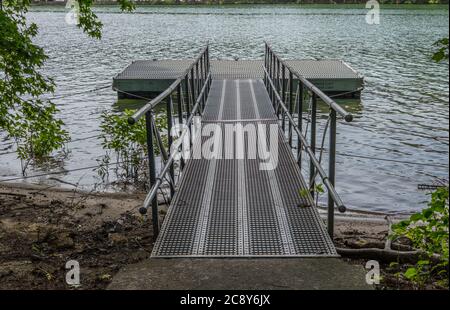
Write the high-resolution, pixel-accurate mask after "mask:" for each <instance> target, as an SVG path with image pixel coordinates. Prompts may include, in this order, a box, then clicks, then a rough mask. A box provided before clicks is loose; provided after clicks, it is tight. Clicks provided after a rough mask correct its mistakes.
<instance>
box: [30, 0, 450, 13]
mask: <svg viewBox="0 0 450 310" xmlns="http://www.w3.org/2000/svg"><path fill="white" fill-rule="evenodd" d="M236 2H237V3H224V4H217V3H213V4H208V3H152V2H151V1H143V2H141V1H139V2H135V5H136V8H139V7H148V6H152V7H202V8H204V7H209V8H213V7H217V8H232V7H264V6H278V7H293V8H299V7H304V8H308V9H332V8H333V9H367V8H366V1H363V2H361V3H335V4H330V3H297V2H295V1H293V2H289V3H275V2H274V3H271V2H268V3H251V2H247V1H242V2H239V1H236ZM448 4H449V3H448V2H447V3H440V4H425V3H415V4H414V3H399V4H394V3H389V4H388V3H383V4H380V7H381V8H384V9H390V10H395V9H420V10H445V11H448V10H449V5H448ZM65 5H66V2H45V3H44V2H33V3H31V7H45V6H55V7H65ZM108 6H111V7H118V4H117V2H114V1H101V2H96V3H94V5H93V7H108Z"/></svg>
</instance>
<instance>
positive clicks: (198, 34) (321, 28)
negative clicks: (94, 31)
mask: <svg viewBox="0 0 450 310" xmlns="http://www.w3.org/2000/svg"><path fill="white" fill-rule="evenodd" d="M96 10H97V12H98V16H99V17H100V19H101V20H102V22H103V23H104V27H103V38H102V40H100V41H98V40H95V39H90V38H88V37H87V36H86V35H84V34H83V33H82V32H81V31H80V30H79V29H77V28H76V27H73V26H69V25H67V24H66V23H65V18H64V17H65V14H66V13H67V12H68V11H67V10H66V9H65V8H63V7H54V6H51V7H37V8H33V9H32V12H30V13H29V19H30V20H31V21H33V22H36V23H37V24H38V25H39V27H40V34H39V36H38V37H37V39H36V43H38V44H39V45H40V46H42V47H44V48H45V50H46V52H47V54H48V55H49V57H50V59H49V61H48V62H47V65H46V66H45V68H44V72H45V73H46V74H48V75H50V76H53V77H54V78H55V80H56V83H57V92H56V94H55V96H64V98H59V99H55V100H54V102H55V103H56V104H57V105H58V108H59V109H60V110H61V114H60V116H61V118H62V119H63V120H64V122H65V123H66V125H67V129H68V130H69V132H70V134H71V136H72V139H73V140H75V141H73V142H71V143H70V144H69V149H70V151H71V153H70V155H69V157H68V158H67V159H66V160H64V161H63V162H59V163H53V164H52V165H50V166H49V167H39V168H37V167H36V168H31V169H30V170H29V171H28V175H35V174H40V173H43V172H46V171H63V170H72V169H77V168H82V167H86V166H94V165H96V164H97V162H96V159H97V158H99V157H100V156H101V155H102V154H104V151H103V150H102V148H101V145H100V142H99V141H98V140H97V139H95V138H89V137H91V136H94V135H97V134H98V133H99V116H100V114H101V113H102V111H105V110H111V109H115V108H116V107H115V102H116V94H115V92H113V91H112V90H111V88H106V89H102V90H99V91H94V92H89V93H80V94H75V93H77V92H85V91H86V90H92V89H95V88H101V87H103V86H105V85H110V83H111V80H112V77H113V76H114V75H116V74H117V73H118V72H120V71H121V70H122V69H123V68H124V67H126V66H127V65H128V64H129V63H130V62H131V61H133V60H136V59H152V58H190V57H192V56H193V55H195V54H196V53H197V52H198V50H199V48H200V47H201V46H202V45H203V44H204V43H205V42H206V41H207V40H209V42H210V44H211V57H212V58H213V59H214V58H223V59H225V58H234V57H239V58H241V59H259V58H262V56H263V51H264V49H263V48H264V46H263V40H268V41H270V42H272V44H273V46H275V47H276V49H277V50H278V51H279V53H280V54H281V55H282V56H283V57H285V58H339V59H343V60H345V61H346V62H348V63H349V64H350V65H351V66H352V67H353V68H354V69H356V70H357V71H358V72H360V73H361V74H363V75H364V77H365V83H366V85H365V89H364V91H363V92H362V98H361V101H357V102H354V101H344V102H342V104H343V105H344V106H345V107H346V108H347V109H348V110H349V111H351V112H352V113H354V114H355V120H354V122H353V123H351V124H344V123H343V122H340V123H339V124H338V152H339V155H338V157H337V189H338V192H339V193H340V194H341V196H342V198H343V200H344V202H345V203H346V204H347V205H348V206H349V208H351V209H358V210H366V211H379V212H390V213H410V212H413V211H416V210H419V209H420V208H422V207H424V202H425V201H426V200H427V199H428V197H427V196H426V194H425V193H424V192H422V191H419V190H418V189H417V185H418V184H420V183H425V184H430V183H432V182H433V180H435V178H447V176H448V151H449V134H448V128H449V110H448V108H449V103H448V101H449V84H448V64H447V63H445V64H435V63H433V62H432V61H431V60H430V55H431V45H432V43H433V42H435V41H436V40H438V39H439V38H441V37H444V36H447V35H448V22H449V14H448V8H446V9H444V8H441V9H438V10H435V9H433V10H428V9H427V10H424V9H384V8H383V7H382V10H381V23H380V24H379V25H368V24H367V23H366V22H365V14H366V12H367V10H365V9H348V8H345V9H339V8H308V7H297V6H242V7H240V6H232V7H140V8H138V10H137V12H136V13H135V14H121V13H119V12H118V9H116V8H114V7H99V8H97V9H96ZM322 116H323V117H325V115H322ZM80 138H87V139H84V140H81V141H80V140H79V141H76V140H77V139H80ZM9 147H11V142H10V141H4V140H3V141H1V142H0V153H3V155H1V156H0V178H1V179H2V180H5V179H12V178H15V177H20V163H19V162H18V161H17V160H16V156H15V154H13V153H12V154H6V155H5V154H4V153H5V152H6V153H8V152H10V151H11V150H14V148H12V149H9ZM353 155H358V156H363V157H376V158H382V159H393V160H396V161H405V162H413V163H416V164H412V163H399V162H390V161H380V160H373V159H367V158H360V157H354V156H353ZM52 177H56V178H58V179H61V180H64V181H68V182H72V183H73V182H80V185H81V186H83V187H85V188H89V187H91V186H92V184H94V183H95V182H98V179H97V177H96V173H95V172H92V171H91V170H80V171H75V172H71V173H63V174H58V175H52ZM48 178H49V177H48V176H47V177H38V178H30V179H27V180H25V181H26V182H31V183H46V184H60V183H58V182H57V181H55V180H49V179H48ZM16 181H20V180H16Z"/></svg>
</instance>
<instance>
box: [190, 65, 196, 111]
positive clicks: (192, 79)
mask: <svg viewBox="0 0 450 310" xmlns="http://www.w3.org/2000/svg"><path fill="white" fill-rule="evenodd" d="M190 87H191V97H192V101H191V102H190V103H191V104H192V106H194V104H195V101H197V98H196V97H195V76H194V67H192V69H191V79H190Z"/></svg>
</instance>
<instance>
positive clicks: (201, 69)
mask: <svg viewBox="0 0 450 310" xmlns="http://www.w3.org/2000/svg"><path fill="white" fill-rule="evenodd" d="M203 57H204V54H203V55H202V58H200V83H199V91H198V92H199V93H200V91H201V89H202V87H203V84H204V83H205V79H204V76H203V70H204V69H203V62H204V61H203ZM201 105H202V111H203V110H204V109H205V96H203V95H202V103H201Z"/></svg>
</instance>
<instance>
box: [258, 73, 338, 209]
mask: <svg viewBox="0 0 450 310" xmlns="http://www.w3.org/2000/svg"><path fill="white" fill-rule="evenodd" d="M263 70H264V74H265V75H266V76H267V78H268V82H269V83H270V87H271V88H273V90H274V92H275V96H276V99H277V101H278V103H279V104H280V106H281V107H282V108H283V110H284V111H285V113H286V116H287V117H288V120H289V122H290V123H291V124H292V128H293V129H294V130H295V132H296V133H297V135H298V136H299V138H300V139H301V142H302V145H303V147H304V148H305V150H306V152H307V153H308V155H309V157H310V158H311V160H312V161H313V163H314V166H315V167H316V169H317V171H318V172H319V175H320V177H321V178H322V182H323V183H324V184H325V186H326V188H327V189H328V190H329V192H330V194H331V195H332V197H333V200H334V201H335V203H336V205H337V206H338V209H339V211H340V212H345V211H346V207H345V205H344V203H343V202H342V199H341V198H340V197H339V194H338V193H337V192H336V190H335V188H334V186H333V185H332V184H331V183H330V181H329V179H328V176H327V174H326V172H325V171H324V170H323V168H322V166H321V165H320V163H319V160H318V159H317V158H316V155H315V154H314V152H313V150H312V149H311V146H309V144H308V141H307V140H306V137H305V136H304V135H303V134H302V133H301V130H300V129H299V128H298V126H297V124H296V123H295V121H294V118H293V117H292V115H291V113H289V110H288V108H287V107H286V105H285V104H284V102H283V100H282V99H281V96H280V94H279V93H278V91H277V90H276V88H275V85H274V83H273V81H272V79H271V78H270V76H269V73H268V72H267V70H266V68H265V67H263Z"/></svg>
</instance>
